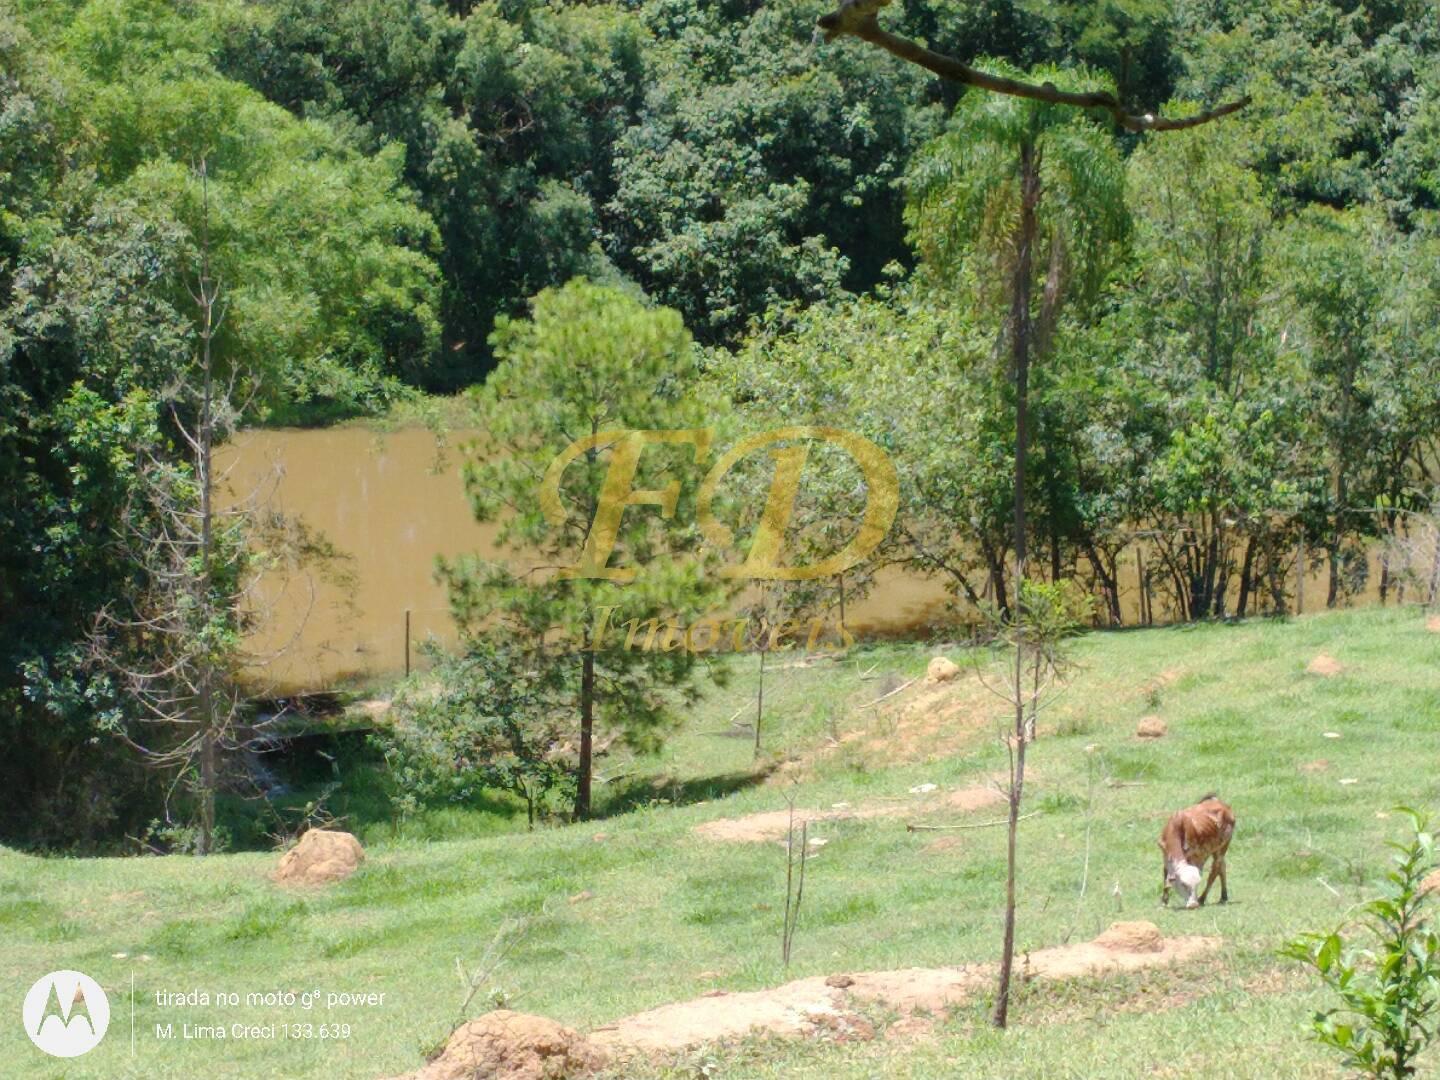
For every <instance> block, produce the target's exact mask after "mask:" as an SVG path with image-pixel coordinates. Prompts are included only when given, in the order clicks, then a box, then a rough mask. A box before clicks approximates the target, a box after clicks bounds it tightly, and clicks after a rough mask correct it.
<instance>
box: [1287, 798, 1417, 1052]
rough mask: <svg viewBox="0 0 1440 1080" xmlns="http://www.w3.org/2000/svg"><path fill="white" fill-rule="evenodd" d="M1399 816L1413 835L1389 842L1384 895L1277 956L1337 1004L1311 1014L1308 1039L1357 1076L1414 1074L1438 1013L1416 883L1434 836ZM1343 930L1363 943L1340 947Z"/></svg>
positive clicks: (1414, 816) (1413, 817)
mask: <svg viewBox="0 0 1440 1080" xmlns="http://www.w3.org/2000/svg"><path fill="white" fill-rule="evenodd" d="M1403 812H1404V813H1405V814H1406V815H1408V816H1409V818H1410V822H1411V827H1412V829H1413V832H1414V835H1413V836H1412V838H1411V839H1410V841H1409V842H1408V843H1405V844H1400V843H1395V842H1392V843H1391V845H1390V846H1391V847H1393V848H1394V849H1395V852H1396V854H1395V856H1394V860H1393V861H1394V868H1393V869H1392V870H1391V871H1390V872H1389V873H1387V874H1386V875H1385V880H1384V887H1383V891H1384V895H1383V896H1381V897H1380V898H1379V899H1376V900H1371V901H1369V902H1368V903H1366V904H1364V905H1362V906H1361V907H1360V909H1359V913H1358V914H1357V915H1356V916H1354V917H1352V918H1351V919H1350V920H1349V921H1348V922H1347V924H1346V925H1344V926H1341V927H1340V928H1339V929H1337V930H1335V931H1334V932H1332V933H1329V934H1306V935H1303V936H1302V937H1299V938H1297V939H1295V940H1294V941H1292V942H1290V943H1289V944H1288V945H1287V946H1286V947H1285V948H1284V949H1283V950H1282V952H1283V954H1284V955H1286V956H1289V957H1291V958H1293V959H1296V960H1299V961H1301V962H1302V963H1304V964H1307V965H1309V966H1311V967H1313V968H1314V969H1315V970H1316V972H1317V973H1318V974H1319V975H1320V978H1321V980H1322V981H1323V982H1324V983H1325V985H1326V986H1327V987H1328V988H1329V989H1330V990H1331V991H1333V992H1334V994H1335V995H1336V996H1337V997H1338V998H1339V999H1340V1004H1339V1005H1337V1006H1335V1007H1333V1008H1329V1009H1322V1010H1320V1011H1319V1012H1317V1013H1316V1014H1315V1019H1314V1021H1313V1024H1314V1029H1315V1035H1316V1037H1317V1038H1318V1039H1319V1040H1320V1041H1321V1042H1322V1043H1324V1044H1325V1045H1326V1046H1330V1047H1333V1048H1334V1049H1335V1050H1336V1051H1338V1052H1339V1053H1340V1055H1341V1056H1342V1057H1343V1059H1344V1062H1345V1064H1346V1066H1347V1067H1349V1068H1351V1069H1354V1070H1356V1071H1357V1072H1359V1073H1361V1074H1362V1075H1365V1076H1376V1077H1396V1078H1399V1077H1409V1076H1414V1075H1416V1072H1417V1069H1416V1065H1415V1062H1416V1059H1417V1058H1418V1057H1419V1056H1420V1053H1421V1052H1422V1051H1423V1050H1424V1049H1425V1047H1426V1046H1427V1045H1429V1043H1430V1042H1431V1040H1433V1039H1434V1037H1435V1029H1436V1014H1437V1010H1440V935H1437V934H1436V931H1435V928H1434V924H1433V922H1432V921H1431V919H1430V913H1429V910H1428V909H1429V906H1430V897H1431V894H1430V891H1429V890H1428V889H1426V888H1425V887H1424V885H1423V882H1424V880H1425V877H1426V875H1427V874H1429V873H1430V872H1432V871H1433V870H1434V869H1435V838H1434V837H1433V836H1432V835H1431V833H1430V832H1429V827H1428V826H1429V823H1428V821H1427V820H1426V819H1425V818H1424V817H1423V816H1422V815H1420V814H1418V813H1416V812H1415V811H1413V810H1409V809H1404V811H1403ZM1349 930H1355V931H1359V933H1360V936H1361V937H1362V939H1363V940H1364V941H1365V942H1366V944H1357V943H1355V941H1354V940H1352V941H1349V942H1347V941H1346V939H1345V936H1344V935H1345V934H1346V933H1347V931H1349Z"/></svg>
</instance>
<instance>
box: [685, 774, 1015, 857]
mask: <svg viewBox="0 0 1440 1080" xmlns="http://www.w3.org/2000/svg"><path fill="white" fill-rule="evenodd" d="M1004 801H1005V797H1004V796H1003V795H1001V794H1000V792H999V791H998V790H996V789H995V788H993V787H990V786H977V787H968V788H959V789H958V790H955V791H951V792H948V793H947V794H945V795H942V796H941V797H940V798H939V799H931V800H927V801H924V802H920V801H910V802H895V803H887V804H884V805H880V806H874V805H871V806H857V807H853V808H845V809H831V810H802V809H800V808H799V807H796V809H795V825H796V826H797V827H798V826H799V825H800V823H801V822H808V823H810V824H812V825H813V824H814V823H815V822H823V821H860V820H865V819H868V818H894V817H906V816H910V815H919V814H925V813H933V812H935V811H941V810H952V811H955V810H958V811H960V812H962V813H968V812H970V811H972V810H980V809H983V808H985V807H987V806H994V805H995V804H997V803H1001V802H1004ZM789 829H790V810H789V809H788V808H787V809H784V810H764V811H761V812H760V813H756V814H746V815H745V816H744V817H738V818H718V819H717V820H715V821H706V822H702V823H701V824H699V825H696V826H695V830H694V831H695V835H696V836H699V837H702V838H703V839H706V840H716V841H720V842H723V843H731V844H763V843H769V842H771V841H783V840H784V839H785V837H786V834H787V833H788V832H789Z"/></svg>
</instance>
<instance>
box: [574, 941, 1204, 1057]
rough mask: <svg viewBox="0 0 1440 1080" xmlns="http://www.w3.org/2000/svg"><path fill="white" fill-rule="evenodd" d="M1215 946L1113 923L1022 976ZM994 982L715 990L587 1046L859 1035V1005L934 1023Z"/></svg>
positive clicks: (901, 979)
mask: <svg viewBox="0 0 1440 1080" xmlns="http://www.w3.org/2000/svg"><path fill="white" fill-rule="evenodd" d="M1218 945H1219V940H1218V939H1216V938H1203V937H1180V938H1171V939H1166V938H1164V937H1162V936H1161V934H1160V931H1159V929H1157V928H1156V927H1155V926H1154V924H1152V923H1147V922H1134V923H1116V924H1115V925H1114V926H1112V927H1111V928H1110V929H1109V930H1107V931H1105V933H1103V934H1101V935H1100V936H1099V937H1097V938H1096V939H1095V940H1094V941H1088V942H1085V943H1083V944H1080V945H1068V946H1059V947H1056V948H1052V949H1041V950H1039V951H1038V952H1033V953H1030V954H1029V957H1028V965H1026V966H1024V967H1023V970H1024V971H1025V972H1027V973H1028V974H1029V975H1030V976H1032V977H1035V978H1042V979H1068V978H1077V977H1080V976H1085V975H1100V974H1104V973H1106V972H1114V971H1134V970H1137V969H1140V968H1147V967H1158V966H1161V965H1165V964H1173V963H1179V962H1183V961H1186V960H1189V959H1191V958H1193V957H1197V956H1200V955H1203V954H1204V953H1207V952H1210V951H1211V950H1213V949H1215V948H1217V947H1218ZM994 975H995V970H994V966H993V965H991V964H976V965H968V966H964V967H944V968H903V969H900V970H897V971H862V972H856V973H853V974H845V975H831V976H829V977H825V976H818V975H817V976H813V977H811V978H807V979H797V980H796V981H794V982H789V983H786V984H785V985H783V986H779V987H776V988H775V989H772V990H755V991H749V992H743V993H728V992H726V991H723V990H717V991H712V992H711V993H709V994H706V995H705V996H704V997H699V998H696V999H694V1000H693V1001H682V1002H677V1003H675V1004H671V1005H662V1006H660V1007H659V1008H657V1009H651V1010H649V1011H648V1012H643V1013H637V1014H636V1015H634V1016H627V1017H624V1018H623V1019H620V1020H616V1021H615V1022H614V1023H612V1024H607V1025H605V1026H603V1027H600V1028H597V1029H595V1030H594V1031H593V1032H591V1033H590V1039H591V1041H593V1042H595V1043H597V1044H599V1045H600V1046H603V1047H604V1048H605V1049H606V1050H608V1051H609V1052H611V1053H612V1054H614V1055H616V1056H618V1057H621V1058H624V1057H626V1056H628V1055H633V1054H636V1053H644V1054H666V1053H673V1052H677V1051H681V1050H687V1049H690V1048H692V1047H695V1046H699V1045H701V1044H703V1043H711V1042H719V1041H722V1040H725V1039H732V1038H739V1037H740V1036H743V1035H746V1034H750V1033H754V1032H763V1033H768V1034H772V1035H779V1036H792V1037H794V1036H806V1035H814V1034H817V1033H819V1032H822V1031H824V1032H829V1033H831V1034H841V1035H843V1034H845V1033H846V1032H863V1031H864V1029H867V1028H868V1027H869V1024H868V1022H867V1021H865V1020H864V1019H863V1017H861V1015H860V1014H859V1011H858V1009H857V1006H859V1005H862V1004H877V1005H881V1006H884V1007H886V1008H889V1009H893V1010H894V1011H896V1012H899V1013H901V1014H902V1017H909V1016H913V1015H915V1014H918V1013H942V1012H944V1011H945V1010H946V1009H949V1008H951V1007H953V1006H955V1005H957V1004H959V1003H961V1002H963V1001H965V1000H966V999H967V998H969V997H971V996H972V995H974V994H976V993H978V992H980V991H982V990H983V989H984V988H986V987H988V986H989V985H990V983H991V981H992V980H993V978H994Z"/></svg>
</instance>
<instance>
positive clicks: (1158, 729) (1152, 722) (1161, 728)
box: [1135, 716, 1170, 739]
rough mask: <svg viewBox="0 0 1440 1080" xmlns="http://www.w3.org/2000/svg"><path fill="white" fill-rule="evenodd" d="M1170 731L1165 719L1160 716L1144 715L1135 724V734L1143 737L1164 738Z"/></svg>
mask: <svg viewBox="0 0 1440 1080" xmlns="http://www.w3.org/2000/svg"><path fill="white" fill-rule="evenodd" d="M1169 731H1170V729H1169V728H1168V727H1167V726H1166V724H1165V721H1164V720H1161V719H1160V717H1158V716H1142V717H1141V718H1140V723H1139V724H1137V725H1136V726H1135V734H1136V735H1138V736H1139V737H1140V738H1142V739H1163V738H1164V737H1165V735H1166V734H1167V733H1168V732H1169Z"/></svg>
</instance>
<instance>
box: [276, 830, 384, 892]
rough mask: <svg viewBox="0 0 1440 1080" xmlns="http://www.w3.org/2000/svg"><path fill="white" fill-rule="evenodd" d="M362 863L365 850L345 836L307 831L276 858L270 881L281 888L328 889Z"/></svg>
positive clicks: (351, 837)
mask: <svg viewBox="0 0 1440 1080" xmlns="http://www.w3.org/2000/svg"><path fill="white" fill-rule="evenodd" d="M364 861H365V849H364V848H362V847H361V846H360V841H359V840H356V839H355V837H354V836H352V835H351V834H350V833H348V832H335V831H332V830H329V829H311V830H310V831H309V832H307V833H306V834H305V835H304V836H302V837H300V842H299V843H298V844H296V845H295V846H294V847H293V848H291V849H290V850H289V851H287V852H286V853H285V854H284V855H282V856H280V865H279V866H277V867H276V868H275V873H274V874H273V875H271V876H272V878H273V879H274V880H275V881H278V882H280V883H281V884H282V885H328V884H330V883H331V882H333V881H344V880H345V879H346V878H348V877H349V876H350V875H351V874H353V873H354V872H355V870H356V868H357V867H358V866H359V865H360V864H361V863H362V862H364Z"/></svg>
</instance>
